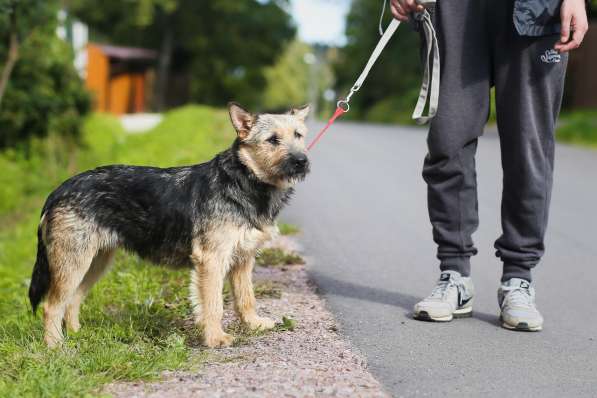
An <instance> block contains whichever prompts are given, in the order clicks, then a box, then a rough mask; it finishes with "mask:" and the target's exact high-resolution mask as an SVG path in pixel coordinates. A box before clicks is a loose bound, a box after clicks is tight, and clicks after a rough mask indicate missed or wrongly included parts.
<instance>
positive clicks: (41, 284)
mask: <svg viewBox="0 0 597 398" xmlns="http://www.w3.org/2000/svg"><path fill="white" fill-rule="evenodd" d="M42 224H43V217H42V222H41V223H40V225H39V227H38V228H37V260H35V266H34V267H33V274H32V275H31V285H29V301H30V302H31V309H32V310H33V313H34V314H35V311H36V310H37V306H38V305H39V303H40V302H41V300H42V298H43V297H44V296H45V295H46V293H48V290H49V289H50V264H49V263H48V253H47V250H46V244H45V243H44V240H43V237H42V235H43V234H42Z"/></svg>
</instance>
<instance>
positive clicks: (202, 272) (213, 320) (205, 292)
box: [191, 252, 234, 347]
mask: <svg viewBox="0 0 597 398" xmlns="http://www.w3.org/2000/svg"><path fill="white" fill-rule="evenodd" d="M191 259H192V261H193V266H194V267H195V272H196V275H197V280H196V281H195V283H197V287H196V288H197V290H198V293H199V298H200V300H201V307H202V308H201V317H200V318H199V319H197V323H198V324H199V325H200V326H201V327H202V328H203V339H204V342H205V345H207V346H208V347H228V346H230V345H231V344H232V342H233V341H234V337H232V336H231V335H229V334H227V333H225V332H224V330H223V329H222V316H223V314H224V302H223V297H222V289H223V288H224V279H225V277H226V268H227V265H226V264H224V263H223V261H222V257H221V256H218V255H216V254H215V253H205V252H198V253H193V255H192V256H191Z"/></svg>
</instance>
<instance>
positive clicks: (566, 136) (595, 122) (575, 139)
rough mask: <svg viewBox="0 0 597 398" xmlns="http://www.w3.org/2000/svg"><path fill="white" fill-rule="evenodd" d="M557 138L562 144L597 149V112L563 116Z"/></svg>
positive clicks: (576, 112) (577, 112)
mask: <svg viewBox="0 0 597 398" xmlns="http://www.w3.org/2000/svg"><path fill="white" fill-rule="evenodd" d="M556 137H557V139H558V140H559V141H562V142H567V143H570V144H576V145H583V146H589V147H594V148H597V111H593V110H585V111H575V112H570V113H564V114H562V116H561V117H560V122H559V127H558V129H557V132H556Z"/></svg>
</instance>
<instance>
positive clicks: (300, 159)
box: [293, 153, 309, 168]
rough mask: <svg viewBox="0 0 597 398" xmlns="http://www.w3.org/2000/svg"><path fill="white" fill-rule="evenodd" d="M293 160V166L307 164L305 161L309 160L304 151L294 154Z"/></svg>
mask: <svg viewBox="0 0 597 398" xmlns="http://www.w3.org/2000/svg"><path fill="white" fill-rule="evenodd" d="M293 161H294V165H295V167H297V168H299V167H300V168H302V167H305V166H306V165H307V162H308V161H309V159H307V155H305V154H304V153H299V154H297V155H294V159H293Z"/></svg>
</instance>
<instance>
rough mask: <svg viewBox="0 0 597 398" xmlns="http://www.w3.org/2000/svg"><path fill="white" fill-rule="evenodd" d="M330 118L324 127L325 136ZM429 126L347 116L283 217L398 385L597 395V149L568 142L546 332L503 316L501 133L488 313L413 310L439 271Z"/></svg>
mask: <svg viewBox="0 0 597 398" xmlns="http://www.w3.org/2000/svg"><path fill="white" fill-rule="evenodd" d="M320 126H321V125H320V124H315V125H313V126H311V131H312V135H313V134H314V132H315V131H317V128H319V127H320ZM424 154H425V130H424V129H421V128H403V127H389V126H388V127H386V126H375V125H366V124H356V123H354V124H353V123H338V124H336V125H334V127H333V128H332V129H331V130H330V131H329V132H328V134H327V135H326V136H325V138H324V139H323V140H322V141H321V142H320V143H319V145H318V146H317V147H316V148H315V149H314V151H313V153H312V154H311V155H310V156H311V160H312V173H311V174H310V175H309V176H308V178H307V180H306V181H305V182H304V183H302V184H301V185H300V186H299V187H298V189H297V194H296V196H295V198H294V199H293V201H292V203H291V205H290V206H289V207H288V208H287V210H286V211H285V212H284V214H283V215H282V219H283V220H285V221H289V222H292V223H295V224H297V225H299V226H300V227H301V229H302V234H301V236H300V238H299V239H300V240H301V241H302V244H303V246H304V249H305V253H306V255H307V258H309V260H310V264H311V269H310V273H311V277H312V278H313V280H314V281H315V282H316V284H317V285H318V286H319V288H320V290H321V292H322V293H323V294H324V296H325V297H326V299H327V300H328V303H329V305H330V308H331V309H332V311H333V312H334V313H335V315H336V316H337V318H338V320H339V323H340V324H341V330H342V331H343V332H344V333H346V334H347V335H348V336H349V338H350V339H351V340H352V341H353V343H354V344H355V345H356V346H357V347H358V348H359V349H361V350H362V351H363V353H364V354H365V355H366V356H367V358H368V362H369V367H370V369H371V371H372V372H373V374H374V375H375V376H376V377H378V379H379V380H380V381H381V382H382V383H383V384H384V385H385V387H386V389H387V390H388V391H389V392H390V393H391V394H392V395H393V396H397V397H399V396H405V397H410V396H434V397H435V396H448V397H462V396H483V397H503V396H514V397H523V396H527V397H528V396H541V397H580V396H586V397H597V212H596V211H595V210H596V208H597V151H589V150H584V149H579V148H573V147H570V146H564V145H559V146H558V148H557V152H556V175H555V187H554V194H553V200H552V213H551V218H550V227H549V230H548V237H547V253H546V255H545V257H544V260H543V262H542V263H541V264H540V265H539V266H538V268H536V271H535V281H536V285H537V294H538V298H537V301H538V306H539V308H540V310H541V311H542V312H543V315H544V317H545V319H546V320H545V328H544V331H543V332H540V333H524V332H512V331H507V330H504V329H502V328H500V327H499V324H498V318H497V314H498V307H497V299H496V290H497V287H498V282H499V277H500V271H501V269H500V268H501V267H500V263H499V262H498V260H497V259H496V258H495V257H494V249H493V241H494V240H495V239H496V238H497V236H498V235H499V233H500V225H499V215H500V194H501V169H500V160H499V141H498V139H497V135H496V134H495V133H487V134H486V135H485V136H484V137H483V138H482V139H481V141H480V144H479V152H478V156H477V159H478V180H479V211H480V219H481V226H480V228H479V231H478V232H477V233H476V234H475V241H476V244H477V247H478V249H479V255H477V256H476V257H475V258H474V259H473V278H474V282H475V286H476V290H477V295H476V302H475V306H474V316H473V318H469V319H460V320H455V321H453V322H451V323H426V322H419V321H415V320H413V319H412V318H411V310H412V307H413V305H414V304H415V302H417V301H418V300H419V299H421V298H422V297H423V296H425V295H427V294H428V293H430V291H431V288H432V287H433V285H434V283H435V280H436V278H437V277H438V268H437V260H436V259H435V246H434V244H433V242H432V240H431V228H430V225H429V221H428V217H427V209H426V194H425V185H424V182H423V181H422V178H421V167H422V161H423V157H424Z"/></svg>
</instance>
